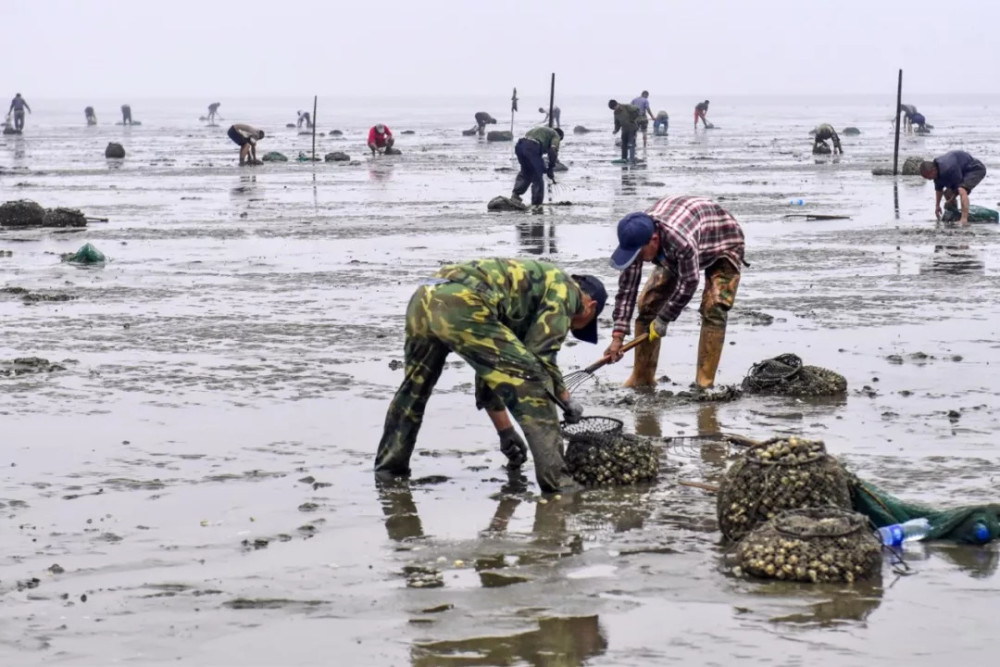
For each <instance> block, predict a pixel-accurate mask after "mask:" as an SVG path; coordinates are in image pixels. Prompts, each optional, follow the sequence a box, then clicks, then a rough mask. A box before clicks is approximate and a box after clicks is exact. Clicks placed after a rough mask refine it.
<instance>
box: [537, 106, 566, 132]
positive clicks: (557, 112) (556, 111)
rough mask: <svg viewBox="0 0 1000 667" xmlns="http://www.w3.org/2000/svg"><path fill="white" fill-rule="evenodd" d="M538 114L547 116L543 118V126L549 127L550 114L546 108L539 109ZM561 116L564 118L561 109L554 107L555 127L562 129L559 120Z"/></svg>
mask: <svg viewBox="0 0 1000 667" xmlns="http://www.w3.org/2000/svg"><path fill="white" fill-rule="evenodd" d="M538 113H541V114H545V116H544V117H543V118H542V125H548V124H549V112H548V111H547V110H546V109H545V108H544V107H538ZM561 116H562V111H560V110H559V107H552V124H553V125H554V126H555V127H562V126H561V125H560V124H559V118H560V117H561Z"/></svg>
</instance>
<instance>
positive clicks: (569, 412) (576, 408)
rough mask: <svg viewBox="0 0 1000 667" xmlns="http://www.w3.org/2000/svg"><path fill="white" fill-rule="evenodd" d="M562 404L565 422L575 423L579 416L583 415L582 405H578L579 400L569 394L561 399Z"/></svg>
mask: <svg viewBox="0 0 1000 667" xmlns="http://www.w3.org/2000/svg"><path fill="white" fill-rule="evenodd" d="M563 405H565V406H566V409H565V411H564V412H563V417H564V418H565V419H566V423H567V424H575V423H577V422H578V421H580V418H581V417H583V406H582V405H580V403H579V401H577V400H576V399H575V398H573V397H572V396H570V397H569V398H567V399H566V400H565V401H563Z"/></svg>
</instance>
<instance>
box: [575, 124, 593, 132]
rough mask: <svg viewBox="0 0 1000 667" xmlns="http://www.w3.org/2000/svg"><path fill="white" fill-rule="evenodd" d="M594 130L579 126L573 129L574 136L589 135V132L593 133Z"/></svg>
mask: <svg viewBox="0 0 1000 667" xmlns="http://www.w3.org/2000/svg"><path fill="white" fill-rule="evenodd" d="M593 131H594V130H588V129H587V128H585V127H584V126H583V125H577V126H576V127H574V128H573V134H587V133H588V132H593Z"/></svg>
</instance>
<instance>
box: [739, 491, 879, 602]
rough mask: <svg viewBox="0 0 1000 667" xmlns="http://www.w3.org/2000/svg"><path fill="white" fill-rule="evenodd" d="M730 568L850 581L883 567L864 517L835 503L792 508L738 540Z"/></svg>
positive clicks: (875, 574)
mask: <svg viewBox="0 0 1000 667" xmlns="http://www.w3.org/2000/svg"><path fill="white" fill-rule="evenodd" d="M733 556H734V560H735V561H736V567H734V568H733V573H734V574H737V575H744V576H748V577H754V578H758V579H780V580H785V581H801V582H807V583H809V582H811V583H826V582H843V583H853V582H855V581H863V580H870V579H874V578H876V577H878V576H879V574H881V571H882V548H881V545H880V544H879V541H878V540H877V539H876V538H875V536H874V535H873V534H872V531H871V529H870V528H869V525H868V519H867V518H866V517H865V516H864V515H862V514H858V513H856V512H850V511H846V510H842V509H838V508H834V507H826V508H812V509H803V510H790V511H787V512H783V513H781V514H779V515H778V516H776V517H775V518H774V519H772V520H771V521H768V522H767V523H765V524H764V525H762V526H758V527H757V528H755V529H754V530H753V532H751V533H750V534H749V535H747V536H746V538H745V539H744V540H743V541H742V542H740V543H739V544H738V545H737V546H736V550H735V554H733Z"/></svg>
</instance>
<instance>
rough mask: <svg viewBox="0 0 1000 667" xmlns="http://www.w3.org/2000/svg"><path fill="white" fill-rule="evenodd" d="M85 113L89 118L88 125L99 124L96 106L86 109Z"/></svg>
mask: <svg viewBox="0 0 1000 667" xmlns="http://www.w3.org/2000/svg"><path fill="white" fill-rule="evenodd" d="M83 115H84V116H85V117H86V118H87V125H97V114H96V113H94V107H87V108H86V109H84V110H83Z"/></svg>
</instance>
